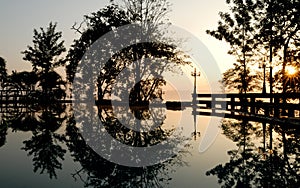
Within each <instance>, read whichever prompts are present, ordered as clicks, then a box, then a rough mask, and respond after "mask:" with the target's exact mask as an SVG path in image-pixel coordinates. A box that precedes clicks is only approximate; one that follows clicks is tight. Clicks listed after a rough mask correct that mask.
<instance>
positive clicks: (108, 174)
mask: <svg viewBox="0 0 300 188" xmlns="http://www.w3.org/2000/svg"><path fill="white" fill-rule="evenodd" d="M106 110H108V109H105V111H106ZM108 111H110V110H108ZM106 112H107V111H106ZM107 114H109V112H108V113H107ZM108 117H109V118H108ZM108 117H106V120H107V121H108V122H110V121H111V120H110V118H111V117H110V116H109V115H108ZM102 120H104V121H105V118H103V119H102ZM112 122H114V121H112ZM112 125H114V124H111V125H107V126H108V127H107V128H108V131H110V132H113V131H115V132H114V133H115V134H114V137H115V138H117V139H119V140H122V141H123V142H125V143H127V144H131V145H135V144H141V145H147V144H149V143H151V142H152V141H151V140H152V139H154V138H151V135H148V136H146V137H145V138H144V139H143V141H141V137H142V136H141V135H140V136H137V138H138V139H133V138H132V136H126V134H129V135H131V134H134V135H137V134H138V133H137V132H135V133H128V131H127V130H126V129H120V128H119V127H118V126H119V125H116V127H114V126H112ZM111 127H112V128H111ZM152 136H153V135H152ZM153 137H154V136H153ZM156 137H157V138H155V139H154V141H156V140H157V139H160V138H159V137H160V134H159V135H157V136H156ZM66 138H67V139H68V148H69V151H70V152H71V155H72V156H73V157H74V160H75V161H78V162H80V164H81V166H82V168H81V169H80V170H78V171H76V172H75V173H74V174H73V177H74V178H75V179H80V180H82V181H83V182H84V185H85V186H93V187H164V185H166V184H168V181H170V180H171V178H170V174H171V173H174V170H175V169H176V168H178V167H182V166H186V165H187V163H186V162H184V161H183V160H182V156H183V155H184V153H182V154H181V155H178V156H174V157H173V158H172V159H171V160H169V161H166V162H164V163H161V164H157V165H153V166H147V167H126V166H122V165H118V164H115V163H112V162H110V161H108V160H106V159H104V158H102V157H101V156H99V155H98V154H97V153H96V152H94V151H93V150H92V149H91V148H90V147H89V146H88V145H87V144H86V142H85V140H84V139H83V138H82V136H81V131H80V130H79V129H78V128H77V127H76V123H75V121H74V118H71V119H70V120H69V123H68V126H67V130H66ZM148 141H149V142H148Z"/></svg>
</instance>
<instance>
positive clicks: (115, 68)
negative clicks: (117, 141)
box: [67, 1, 187, 103]
mask: <svg viewBox="0 0 300 188" xmlns="http://www.w3.org/2000/svg"><path fill="white" fill-rule="evenodd" d="M125 5H126V6H125V9H121V8H119V6H117V5H114V4H112V5H110V6H107V7H106V8H104V9H102V10H100V11H98V12H97V13H93V14H92V16H85V23H87V28H85V29H81V30H79V29H80V28H75V29H76V30H77V31H78V32H80V33H81V34H82V36H81V39H80V40H77V41H75V42H74V45H73V48H72V49H71V50H70V52H69V57H70V59H71V61H70V64H69V65H68V66H67V74H68V78H69V81H72V80H73V78H74V74H75V70H76V69H75V68H76V67H77V65H78V62H79V61H80V60H81V58H82V55H83V53H84V49H87V47H89V45H91V44H92V43H93V42H94V41H95V40H97V39H98V38H99V37H101V36H103V34H105V33H106V32H109V31H112V30H113V28H115V27H120V26H123V25H125V24H129V23H133V24H136V25H137V27H138V28H139V30H140V31H141V34H142V35H143V36H145V37H146V38H147V39H149V40H150V41H157V42H153V43H141V44H135V45H131V46H128V47H124V49H122V50H121V51H120V52H118V53H116V54H111V53H110V52H111V51H113V49H114V48H115V46H114V44H113V42H110V41H108V43H107V46H106V49H105V50H106V52H105V53H101V54H99V52H93V53H91V54H93V56H91V57H87V59H93V61H100V60H98V59H97V58H101V59H105V58H108V59H109V60H108V62H107V63H106V64H105V66H104V67H101V71H100V72H99V73H98V74H99V77H98V80H97V82H98V83H97V86H98V88H97V89H98V99H99V100H102V99H104V97H105V96H110V95H111V89H112V85H113V84H115V82H116V77H117V76H118V74H119V73H120V72H122V71H124V70H125V68H127V69H128V71H129V72H130V71H131V73H132V74H129V75H126V76H128V79H124V80H122V81H121V82H122V83H119V86H120V87H123V86H125V87H126V86H128V87H131V85H132V83H135V86H134V89H133V90H132V91H131V98H132V100H131V102H133V103H134V102H138V103H141V102H145V101H149V99H150V98H161V93H160V92H159V91H160V87H161V86H162V85H163V84H165V82H164V80H163V78H162V75H161V74H162V72H164V71H166V70H169V71H170V70H172V65H171V63H169V62H170V61H172V62H176V63H174V64H173V67H175V65H178V64H180V63H181V64H185V63H187V62H184V59H185V58H186V56H184V55H183V54H181V53H180V51H179V50H178V49H177V48H176V46H174V45H167V44H166V42H170V43H172V44H173V43H174V41H170V40H167V39H165V38H163V37H162V36H163V31H162V30H160V29H159V26H160V25H161V24H162V23H164V21H163V20H164V15H165V14H166V13H167V12H168V11H169V10H168V9H167V8H168V3H167V2H166V1H163V2H162V3H159V2H158V1H153V2H152V3H151V2H150V1H143V2H142V1H128V2H125ZM135 5H139V6H140V8H141V9H142V10H140V9H139V8H138V7H135ZM108 13H109V14H108ZM95 20H97V22H95ZM128 35H129V36H130V37H133V39H132V40H134V41H135V42H136V41H139V40H140V39H139V37H142V36H140V35H139V34H137V33H128ZM115 37H116V39H118V37H122V36H117V35H116V36H115ZM104 40H105V39H104ZM131 42H133V41H131ZM103 54H109V55H111V56H110V57H103ZM146 58H147V62H146ZM155 58H160V59H162V61H160V63H161V64H159V63H156V64H155V63H154V62H155ZM81 63H88V61H87V62H84V61H82V62H81ZM129 67H130V68H129ZM81 71H85V70H81ZM81 74H83V75H84V74H89V73H86V72H81ZM141 84H143V85H141ZM146 84H147V86H146ZM114 87H115V88H116V89H117V88H118V85H114ZM132 87H133V86H132ZM128 89H131V88H128ZM122 90H123V91H124V88H123V89H122ZM124 92H126V91H124ZM127 92H128V91H127ZM118 94H119V95H122V93H118ZM158 95H160V96H158Z"/></svg>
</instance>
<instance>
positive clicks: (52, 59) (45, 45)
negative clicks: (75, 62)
mask: <svg viewBox="0 0 300 188" xmlns="http://www.w3.org/2000/svg"><path fill="white" fill-rule="evenodd" d="M56 26H57V24H56V23H55V24H53V23H52V22H50V23H49V26H48V27H47V29H46V30H45V29H44V28H40V31H38V30H36V29H34V30H33V33H34V35H33V41H32V42H33V46H27V48H28V49H27V50H25V51H23V52H22V54H24V57H23V59H24V60H26V61H29V62H31V63H32V67H33V70H34V71H35V72H42V73H47V72H49V71H50V70H53V69H54V68H56V67H58V66H60V65H63V64H64V63H65V60H64V59H63V58H61V55H62V53H63V52H65V51H66V49H65V47H64V41H60V39H61V37H62V33H61V32H57V31H56Z"/></svg>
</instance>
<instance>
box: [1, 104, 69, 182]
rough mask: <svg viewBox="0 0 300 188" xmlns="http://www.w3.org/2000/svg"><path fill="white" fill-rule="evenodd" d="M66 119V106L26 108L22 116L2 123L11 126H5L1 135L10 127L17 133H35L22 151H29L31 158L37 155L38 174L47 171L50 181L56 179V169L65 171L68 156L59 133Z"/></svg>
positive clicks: (25, 142)
mask: <svg viewBox="0 0 300 188" xmlns="http://www.w3.org/2000/svg"><path fill="white" fill-rule="evenodd" d="M65 119H66V114H65V106H64V105H63V104H53V105H51V106H43V107H40V108H39V109H35V110H33V109H25V110H24V112H22V113H20V114H18V115H15V116H9V118H6V119H5V120H2V121H4V123H5V125H7V126H1V133H2V130H5V127H6V130H7V127H9V128H11V129H12V131H13V132H16V131H22V132H27V131H30V132H32V137H31V139H30V140H25V141H23V144H24V147H22V150H25V151H27V152H28V156H33V159H32V160H33V166H34V169H33V170H34V172H37V171H39V172H40V173H41V174H42V173H45V172H46V173H48V174H49V177H50V178H53V177H54V178H56V170H58V169H62V164H61V161H62V160H64V155H65V153H66V150H65V149H63V148H62V146H61V143H62V142H63V141H64V137H63V135H60V134H58V133H56V131H57V129H59V128H60V127H61V125H62V122H63V121H64V120H65ZM1 135H3V134H1ZM1 139H2V136H1ZM2 140H3V139H2Z"/></svg>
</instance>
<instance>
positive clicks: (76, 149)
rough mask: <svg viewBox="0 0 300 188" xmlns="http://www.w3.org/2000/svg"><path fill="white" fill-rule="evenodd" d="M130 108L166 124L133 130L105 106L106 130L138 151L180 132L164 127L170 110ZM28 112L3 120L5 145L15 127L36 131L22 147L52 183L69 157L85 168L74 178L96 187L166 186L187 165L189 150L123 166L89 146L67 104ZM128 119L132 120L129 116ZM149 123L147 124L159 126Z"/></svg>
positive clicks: (101, 112)
mask: <svg viewBox="0 0 300 188" xmlns="http://www.w3.org/2000/svg"><path fill="white" fill-rule="evenodd" d="M129 110H131V111H132V113H133V115H134V116H135V117H138V118H140V119H141V120H145V121H147V120H149V122H151V121H155V122H160V125H159V126H156V127H152V129H153V130H152V131H149V132H139V131H132V130H130V129H129V128H127V127H125V126H123V125H122V124H121V123H120V121H118V120H117V118H116V117H115V116H114V114H113V110H112V109H111V108H99V118H100V120H101V122H102V123H103V124H104V127H105V129H106V131H107V132H109V133H110V135H111V136H112V137H114V138H115V139H117V140H118V141H120V142H122V143H124V144H127V145H130V146H138V147H147V146H151V145H156V144H158V143H160V142H161V141H164V140H165V139H166V138H167V137H169V136H170V135H171V134H172V133H173V131H174V128H170V127H168V126H166V125H164V120H165V118H166V116H165V115H164V111H165V110H163V109H161V108H157V109H156V110H154V111H153V110H152V111H151V113H150V111H149V109H143V108H140V109H129ZM22 111H24V112H23V113H21V114H19V115H16V116H6V117H9V118H2V119H1V126H0V128H1V130H0V139H1V140H0V141H1V145H0V146H3V145H5V142H6V141H5V140H6V136H7V134H8V132H9V131H8V130H9V129H11V130H12V132H30V133H31V137H29V138H28V139H25V140H23V146H22V148H21V149H22V150H23V151H25V152H26V153H27V155H28V156H29V158H31V159H32V165H33V171H34V172H36V173H40V174H48V176H49V178H50V179H52V178H58V171H60V170H63V163H64V160H65V157H66V155H67V153H70V156H71V158H72V160H73V161H74V162H79V163H80V166H81V169H79V170H76V171H74V172H73V173H72V174H70V176H72V177H73V178H74V180H75V181H78V180H80V181H81V182H83V184H84V185H85V186H92V187H149V186H150V187H165V186H166V185H167V184H168V183H169V181H171V179H172V178H171V177H170V175H171V174H172V173H174V172H176V169H177V168H179V167H183V166H186V165H187V162H185V161H184V160H183V158H184V156H185V155H188V152H181V153H180V154H179V155H176V156H173V157H172V158H171V159H170V160H168V161H166V162H164V163H160V164H157V165H152V166H147V167H140V168H134V167H126V166H122V165H118V164H115V163H112V162H110V161H108V160H107V159H104V158H103V157H101V156H99V155H98V154H97V153H96V152H95V151H94V150H93V149H92V148H91V147H90V146H89V145H87V143H86V140H85V139H84V138H83V137H82V132H81V131H80V129H79V127H80V126H78V123H76V122H75V118H74V114H73V113H72V110H71V109H70V108H68V107H66V105H64V104H53V105H49V106H43V107H40V108H39V109H35V110H32V109H23V110H22ZM4 114H5V113H4ZM5 115H7V114H5ZM150 120H151V121H150ZM122 121H128V122H130V121H131V120H130V119H128V118H126V116H124V117H123V120H122ZM149 122H148V124H147V125H149V126H150V127H151V126H153V124H151V123H149ZM89 128H90V127H87V129H89ZM12 134H13V133H12ZM94 136H97V135H94ZM98 139H99V138H98ZM186 149H188V146H186ZM166 152H168V151H166Z"/></svg>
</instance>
